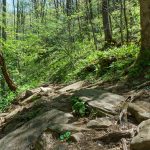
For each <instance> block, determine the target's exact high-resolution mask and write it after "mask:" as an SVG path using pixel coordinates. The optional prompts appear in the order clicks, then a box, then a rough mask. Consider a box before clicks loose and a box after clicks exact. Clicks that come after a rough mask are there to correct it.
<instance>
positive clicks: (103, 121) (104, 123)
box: [87, 118, 112, 128]
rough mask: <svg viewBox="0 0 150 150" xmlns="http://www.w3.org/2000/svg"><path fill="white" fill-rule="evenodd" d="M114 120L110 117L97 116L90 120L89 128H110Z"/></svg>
mask: <svg viewBox="0 0 150 150" xmlns="http://www.w3.org/2000/svg"><path fill="white" fill-rule="evenodd" d="M111 125H112V122H111V121H110V120H109V119H108V118H97V119H95V120H91V121H89V122H88V124H87V127H88V128H108V127H109V126H111Z"/></svg>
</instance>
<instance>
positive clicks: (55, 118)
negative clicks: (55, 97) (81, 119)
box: [0, 109, 73, 150]
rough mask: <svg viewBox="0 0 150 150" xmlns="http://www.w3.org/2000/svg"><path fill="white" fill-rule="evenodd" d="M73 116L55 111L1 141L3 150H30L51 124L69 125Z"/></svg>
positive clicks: (28, 123) (25, 125)
mask: <svg viewBox="0 0 150 150" xmlns="http://www.w3.org/2000/svg"><path fill="white" fill-rule="evenodd" d="M72 117H73V116H72V115H71V114H69V113H64V112H62V111H59V110H56V109H53V110H51V111H48V112H46V113H44V114H42V115H40V116H38V117H36V118H34V119H32V120H30V121H29V122H27V123H25V124H24V125H23V126H22V127H20V128H18V129H16V130H15V131H13V132H11V133H9V134H8V135H6V136H5V137H4V138H2V139H1V140H0V149H1V150H30V149H32V148H33V147H34V144H35V143H36V140H37V139H38V137H39V136H40V135H41V134H42V133H43V131H45V130H46V129H47V127H48V125H49V124H51V123H54V124H57V123H58V124H60V123H64V124H65V123H68V121H69V120H70V119H71V118H72Z"/></svg>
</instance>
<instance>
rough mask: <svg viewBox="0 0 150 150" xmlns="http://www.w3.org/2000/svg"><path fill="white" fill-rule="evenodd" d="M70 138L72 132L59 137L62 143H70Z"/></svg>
mask: <svg viewBox="0 0 150 150" xmlns="http://www.w3.org/2000/svg"><path fill="white" fill-rule="evenodd" d="M70 137H71V132H70V131H66V132H65V133H63V134H61V135H60V136H59V139H60V140H61V141H69V139H70Z"/></svg>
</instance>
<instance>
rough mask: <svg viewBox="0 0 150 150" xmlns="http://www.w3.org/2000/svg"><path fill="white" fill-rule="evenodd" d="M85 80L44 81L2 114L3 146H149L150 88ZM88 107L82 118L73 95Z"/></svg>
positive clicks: (80, 149) (147, 149)
mask: <svg viewBox="0 0 150 150" xmlns="http://www.w3.org/2000/svg"><path fill="white" fill-rule="evenodd" d="M127 89H128V88H126V87H125V86H121V85H115V86H112V85H111V84H106V83H105V84H104V83H97V84H89V83H86V82H84V81H79V82H77V83H74V84H71V85H68V86H64V85H51V84H47V85H42V86H41V87H38V88H36V89H32V90H27V91H26V92H24V93H22V94H21V95H19V96H18V97H17V98H16V99H15V101H14V103H13V104H12V106H11V107H10V108H9V109H8V110H7V112H5V113H1V114H0V150H130V149H131V150H150V90H149V84H145V85H144V84H143V85H140V86H138V87H135V88H133V89H130V90H127ZM73 97H76V98H77V99H80V100H82V101H83V102H84V104H85V105H86V106H87V107H88V114H86V115H84V116H82V117H79V116H78V115H77V114H75V112H74V111H73V109H72V108H73V107H72V103H71V99H72V98H73Z"/></svg>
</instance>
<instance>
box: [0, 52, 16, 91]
mask: <svg viewBox="0 0 150 150" xmlns="http://www.w3.org/2000/svg"><path fill="white" fill-rule="evenodd" d="M0 67H1V70H2V74H3V76H4V79H5V81H6V83H7V85H8V87H9V89H10V90H11V91H16V90H17V86H16V85H15V84H14V83H13V81H12V80H11V78H10V76H9V73H8V71H7V67H6V64H5V60H4V57H3V55H2V54H1V53H0Z"/></svg>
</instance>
